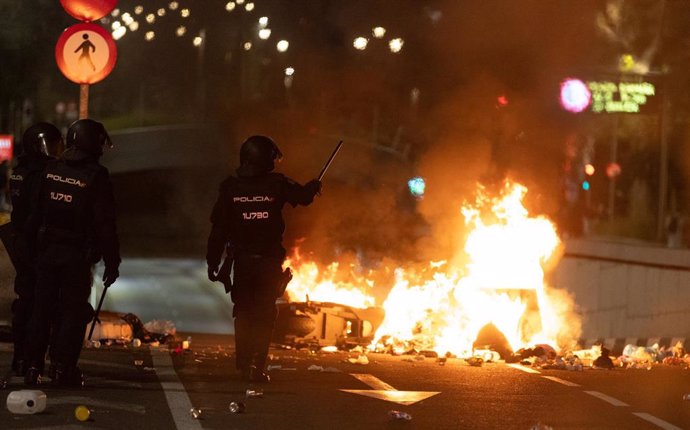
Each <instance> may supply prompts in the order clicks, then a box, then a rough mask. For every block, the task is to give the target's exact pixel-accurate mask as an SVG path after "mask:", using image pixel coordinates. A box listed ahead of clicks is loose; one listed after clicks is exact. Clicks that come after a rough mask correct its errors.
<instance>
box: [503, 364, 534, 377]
mask: <svg viewBox="0 0 690 430" xmlns="http://www.w3.org/2000/svg"><path fill="white" fill-rule="evenodd" d="M507 366H509V367H512V368H513V369H517V370H522V371H523V372H527V373H539V374H541V372H540V371H538V370H534V369H532V368H531V367H527V366H523V365H522V364H517V363H509V364H507Z"/></svg>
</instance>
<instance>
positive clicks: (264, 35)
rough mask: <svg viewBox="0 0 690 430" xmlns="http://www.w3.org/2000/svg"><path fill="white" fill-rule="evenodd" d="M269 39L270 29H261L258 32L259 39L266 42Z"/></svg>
mask: <svg viewBox="0 0 690 430" xmlns="http://www.w3.org/2000/svg"><path fill="white" fill-rule="evenodd" d="M269 37H271V29H270V28H262V29H261V30H259V39H261V40H266V39H268V38H269Z"/></svg>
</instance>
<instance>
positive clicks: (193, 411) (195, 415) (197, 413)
mask: <svg viewBox="0 0 690 430" xmlns="http://www.w3.org/2000/svg"><path fill="white" fill-rule="evenodd" d="M189 414H190V415H191V416H192V418H194V419H195V420H198V419H199V418H201V409H199V408H192V409H190V410H189Z"/></svg>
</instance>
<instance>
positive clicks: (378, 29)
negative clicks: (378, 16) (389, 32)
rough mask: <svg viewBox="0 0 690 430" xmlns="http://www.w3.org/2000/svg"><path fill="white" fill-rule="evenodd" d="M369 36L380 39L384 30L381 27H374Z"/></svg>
mask: <svg viewBox="0 0 690 430" xmlns="http://www.w3.org/2000/svg"><path fill="white" fill-rule="evenodd" d="M371 34H373V35H374V37H375V38H377V39H381V38H383V36H385V34H386V29H385V28H383V27H375V28H374V29H373V30H371Z"/></svg>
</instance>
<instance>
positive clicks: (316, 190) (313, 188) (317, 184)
mask: <svg viewBox="0 0 690 430" xmlns="http://www.w3.org/2000/svg"><path fill="white" fill-rule="evenodd" d="M304 186H305V187H306V188H307V189H308V190H309V192H310V193H312V194H313V195H317V194H321V188H322V186H323V184H322V183H321V181H319V180H318V179H312V180H311V181H309V182H307V183H306V184H305V185H304Z"/></svg>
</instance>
